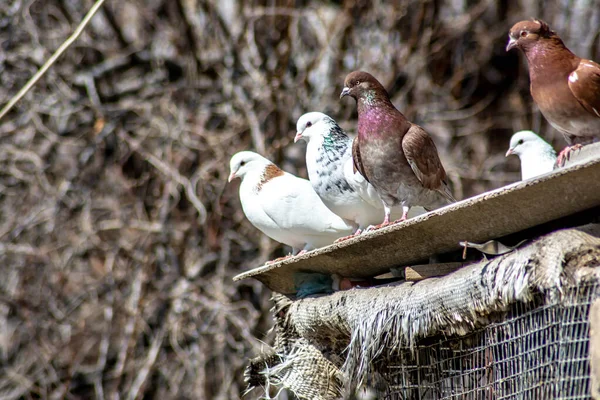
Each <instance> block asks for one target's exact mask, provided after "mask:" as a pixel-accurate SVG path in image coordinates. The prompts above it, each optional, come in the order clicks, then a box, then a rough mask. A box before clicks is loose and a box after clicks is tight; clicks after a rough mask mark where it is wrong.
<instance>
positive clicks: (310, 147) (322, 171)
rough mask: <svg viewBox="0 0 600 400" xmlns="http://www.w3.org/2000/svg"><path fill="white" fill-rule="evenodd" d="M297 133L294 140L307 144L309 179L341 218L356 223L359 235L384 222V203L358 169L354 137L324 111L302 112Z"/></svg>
mask: <svg viewBox="0 0 600 400" xmlns="http://www.w3.org/2000/svg"><path fill="white" fill-rule="evenodd" d="M296 132H297V133H296V137H295V138H294V143H295V142H298V141H299V140H304V141H306V143H307V146H306V169H307V171H308V178H309V180H310V183H311V184H312V186H313V188H314V189H315V192H317V194H318V195H319V197H321V200H323V203H325V205H326V206H327V207H328V208H329V209H330V210H331V211H333V212H334V213H336V214H337V215H339V216H340V217H342V218H344V219H347V220H350V221H353V222H355V223H356V224H357V225H358V230H357V231H356V232H355V234H356V235H357V234H360V233H361V231H362V230H364V229H365V228H368V227H369V226H370V225H376V224H378V223H380V222H381V218H382V217H383V216H384V210H383V203H382V202H381V198H380V197H379V195H378V194H377V192H376V191H375V188H373V186H372V185H371V184H370V183H369V182H367V180H366V179H365V178H364V177H363V176H362V175H361V174H360V173H359V172H358V171H356V170H355V169H354V164H353V162H352V139H351V138H350V137H349V136H348V135H346V132H344V130H343V129H342V128H340V126H339V125H338V124H337V123H336V122H335V121H334V120H333V119H332V118H331V117H329V116H328V115H325V114H323V113H320V112H310V113H306V114H304V115H302V116H301V117H300V118H299V119H298V122H297V123H296ZM354 140H356V139H354Z"/></svg>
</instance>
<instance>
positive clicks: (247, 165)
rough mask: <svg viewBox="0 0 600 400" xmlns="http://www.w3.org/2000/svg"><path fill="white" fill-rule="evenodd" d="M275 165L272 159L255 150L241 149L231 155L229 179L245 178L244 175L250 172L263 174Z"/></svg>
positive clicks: (229, 180)
mask: <svg viewBox="0 0 600 400" xmlns="http://www.w3.org/2000/svg"><path fill="white" fill-rule="evenodd" d="M270 165H273V166H275V165H274V164H273V163H272V162H271V161H269V160H267V159H266V158H264V157H263V156H261V155H260V154H257V153H255V152H253V151H240V152H239V153H236V154H234V155H233V157H231V160H230V161H229V171H230V173H229V179H227V181H228V182H231V181H232V180H234V179H235V178H240V179H242V180H243V179H244V176H246V174H248V173H252V172H255V173H258V174H263V173H264V171H265V169H266V168H267V167H268V166H270Z"/></svg>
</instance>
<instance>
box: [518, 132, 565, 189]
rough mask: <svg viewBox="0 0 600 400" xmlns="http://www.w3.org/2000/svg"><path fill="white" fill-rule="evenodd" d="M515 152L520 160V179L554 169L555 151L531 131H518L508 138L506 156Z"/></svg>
mask: <svg viewBox="0 0 600 400" xmlns="http://www.w3.org/2000/svg"><path fill="white" fill-rule="evenodd" d="M511 154H515V155H517V156H518V157H519V159H520V160H521V179H522V180H525V179H529V178H533V177H534V176H538V175H542V174H545V173H546V172H550V171H552V170H553V169H554V165H555V164H556V152H555V151H554V149H553V148H552V146H551V145H550V144H549V143H548V142H546V141H545V140H544V139H542V138H541V137H539V136H538V135H536V134H535V133H533V132H532V131H519V132H517V133H515V134H514V135H512V137H511V138H510V147H509V148H508V151H507V152H506V157H508V156H510V155H511Z"/></svg>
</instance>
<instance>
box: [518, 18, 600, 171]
mask: <svg viewBox="0 0 600 400" xmlns="http://www.w3.org/2000/svg"><path fill="white" fill-rule="evenodd" d="M508 37H509V41H508V45H507V46H506V51H508V50H510V49H512V48H514V47H517V48H519V49H521V50H522V51H523V53H525V57H527V62H528V64H529V79H530V81H531V95H532V96H533V100H534V101H535V102H536V104H537V105H538V107H539V109H540V111H541V112H542V114H543V115H544V117H545V118H546V119H547V120H548V122H549V123H550V125H552V126H553V127H554V128H555V129H556V130H558V131H559V132H560V133H562V134H563V136H564V138H565V140H566V141H567V144H568V145H569V146H568V147H567V148H565V149H564V150H563V151H561V152H560V154H559V156H558V164H559V165H563V164H564V161H565V160H566V159H567V158H568V157H569V153H570V152H571V151H572V150H575V149H578V148H580V147H581V146H582V145H584V144H588V143H591V142H594V141H597V140H598V139H600V65H599V64H597V63H595V62H593V61H591V60H584V59H582V58H580V57H577V56H576V55H575V54H573V53H572V52H571V51H570V50H569V49H568V48H567V47H566V46H565V44H564V43H563V41H562V40H561V39H560V37H559V36H558V35H557V34H556V32H554V31H552V30H551V29H550V27H549V26H548V24H547V23H545V22H544V21H541V20H539V19H533V20H531V21H521V22H518V23H516V24H515V25H514V26H513V27H512V28H511V30H510V32H509V34H508Z"/></svg>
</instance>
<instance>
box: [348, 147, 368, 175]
mask: <svg viewBox="0 0 600 400" xmlns="http://www.w3.org/2000/svg"><path fill="white" fill-rule="evenodd" d="M352 163H353V167H354V172H356V171H358V172H360V174H361V175H362V176H363V178H365V180H366V181H367V182H369V178H367V175H366V174H365V167H364V165H363V163H362V159H361V157H360V147H359V146H358V137H355V138H354V140H353V141H352Z"/></svg>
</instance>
